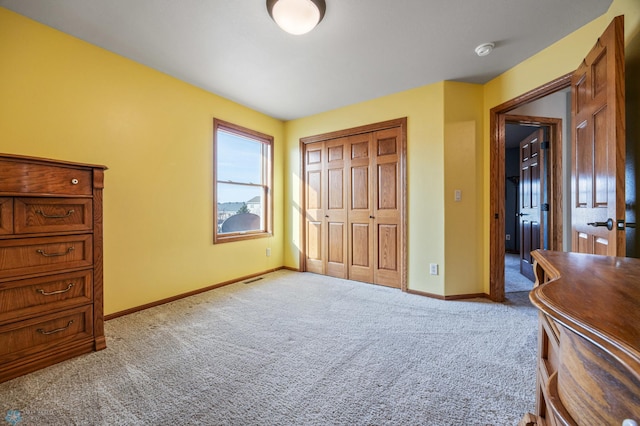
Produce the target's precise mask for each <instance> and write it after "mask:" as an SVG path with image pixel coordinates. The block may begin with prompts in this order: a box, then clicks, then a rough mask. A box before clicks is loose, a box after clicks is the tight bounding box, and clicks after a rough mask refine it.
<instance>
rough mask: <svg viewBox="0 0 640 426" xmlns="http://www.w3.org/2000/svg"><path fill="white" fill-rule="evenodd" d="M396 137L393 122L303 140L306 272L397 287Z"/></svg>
mask: <svg viewBox="0 0 640 426" xmlns="http://www.w3.org/2000/svg"><path fill="white" fill-rule="evenodd" d="M354 130H357V129H354ZM345 132H347V131H345ZM321 136H322V135H321ZM321 136H318V137H317V138H321ZM404 140H405V138H404V132H403V127H402V126H399V125H398V126H395V127H391V128H384V129H381V130H377V131H368V132H354V134H352V135H347V136H342V137H335V138H332V139H326V140H321V141H317V142H308V143H305V144H304V172H305V173H304V180H305V182H304V184H305V187H304V188H305V191H304V192H305V197H304V208H305V222H304V232H305V241H306V244H305V250H304V251H305V257H304V258H305V265H306V270H307V271H309V272H314V273H318V274H324V275H330V276H334V277H339V278H348V279H352V280H356V281H364V282H368V283H374V284H382V285H385V286H390V287H396V288H403V289H404V287H405V279H404V250H405V236H404V223H405V222H404V185H403V184H402V182H404V181H405V175H404V152H405V141H404ZM303 141H304V140H303Z"/></svg>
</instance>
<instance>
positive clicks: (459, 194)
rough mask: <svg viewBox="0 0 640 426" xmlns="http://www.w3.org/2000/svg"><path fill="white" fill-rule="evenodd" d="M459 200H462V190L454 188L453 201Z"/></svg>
mask: <svg viewBox="0 0 640 426" xmlns="http://www.w3.org/2000/svg"><path fill="white" fill-rule="evenodd" d="M460 200H462V191H461V190H459V189H456V190H455V191H453V201H455V202H458V201H460Z"/></svg>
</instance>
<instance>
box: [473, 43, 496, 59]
mask: <svg viewBox="0 0 640 426" xmlns="http://www.w3.org/2000/svg"><path fill="white" fill-rule="evenodd" d="M494 47H496V45H495V44H494V43H484V44H481V45H480V46H478V47H476V55H478V56H487V55H488V54H489V53H491V52H492V51H493V48H494Z"/></svg>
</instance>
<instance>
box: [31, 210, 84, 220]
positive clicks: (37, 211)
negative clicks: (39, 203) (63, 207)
mask: <svg viewBox="0 0 640 426" xmlns="http://www.w3.org/2000/svg"><path fill="white" fill-rule="evenodd" d="M74 212H75V211H74V210H73V209H71V210H69V211H68V212H67V214H60V215H58V214H46V213H45V212H43V211H42V210H36V213H38V214H39V215H41V216H42V217H46V218H47V219H64V218H65V217H69V216H71V215H72V214H73V213H74Z"/></svg>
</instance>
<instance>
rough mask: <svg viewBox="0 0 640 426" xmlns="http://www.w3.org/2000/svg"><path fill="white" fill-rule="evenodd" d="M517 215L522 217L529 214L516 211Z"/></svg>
mask: <svg viewBox="0 0 640 426" xmlns="http://www.w3.org/2000/svg"><path fill="white" fill-rule="evenodd" d="M516 216H520V217H522V216H529V215H528V214H527V213H516Z"/></svg>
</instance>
